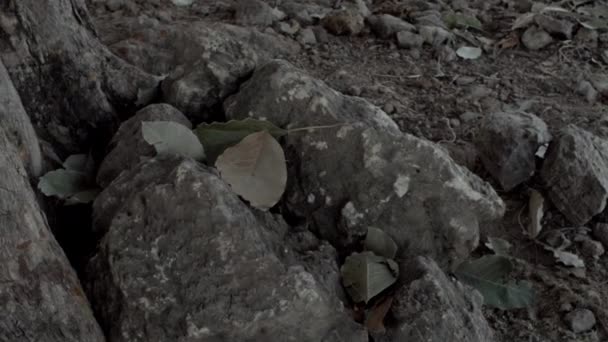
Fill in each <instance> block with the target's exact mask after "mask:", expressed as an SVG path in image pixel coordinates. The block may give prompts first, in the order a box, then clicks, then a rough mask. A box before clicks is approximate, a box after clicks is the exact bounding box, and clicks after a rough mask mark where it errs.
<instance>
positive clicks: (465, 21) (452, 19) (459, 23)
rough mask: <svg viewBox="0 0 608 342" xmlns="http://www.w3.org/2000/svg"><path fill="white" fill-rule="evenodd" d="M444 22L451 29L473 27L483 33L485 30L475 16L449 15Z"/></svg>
mask: <svg viewBox="0 0 608 342" xmlns="http://www.w3.org/2000/svg"><path fill="white" fill-rule="evenodd" d="M443 20H444V22H445V23H446V25H448V28H450V29H453V28H458V27H464V28H468V27H472V28H474V29H477V30H480V31H482V29H483V26H482V24H481V22H480V21H479V19H477V18H476V17H475V16H468V15H464V14H462V13H449V14H447V15H445V17H444V18H443Z"/></svg>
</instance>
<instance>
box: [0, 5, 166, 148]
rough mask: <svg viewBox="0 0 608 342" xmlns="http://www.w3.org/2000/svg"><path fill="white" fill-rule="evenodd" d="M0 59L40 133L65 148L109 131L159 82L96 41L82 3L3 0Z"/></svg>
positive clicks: (151, 95)
mask: <svg viewBox="0 0 608 342" xmlns="http://www.w3.org/2000/svg"><path fill="white" fill-rule="evenodd" d="M0 57H1V58H2V60H3V61H4V64H5V65H6V67H7V69H8V72H9V74H10V76H11V78H12V79H13V82H14V84H15V87H16V88H17V91H18V92H19V94H20V96H21V99H22V101H23V104H24V106H25V109H26V110H27V113H28V114H29V116H30V118H31V119H32V122H33V124H34V126H35V127H36V129H37V133H38V134H39V136H40V137H41V138H43V139H46V140H49V141H51V142H52V143H53V145H54V146H55V147H59V146H60V147H61V148H62V149H65V150H68V151H78V150H79V144H81V143H83V142H85V141H87V140H89V141H90V140H91V139H95V138H97V137H99V136H100V135H101V136H104V134H106V133H107V132H109V131H111V130H114V129H115V128H116V127H117V125H118V123H119V119H120V118H119V113H120V112H122V111H123V110H125V109H129V108H132V107H133V106H134V105H135V103H136V102H138V101H139V103H146V102H149V101H150V99H151V98H152V97H153V96H154V93H155V91H156V87H157V85H158V81H159V80H158V78H156V77H154V76H152V75H150V74H147V73H145V72H142V71H141V70H139V69H137V68H136V67H133V66H131V65H129V64H127V63H126V62H124V61H122V60H121V59H119V58H117V57H116V56H115V55H113V54H112V53H111V52H110V51H109V50H108V49H107V48H106V47H105V46H104V45H103V44H101V43H100V42H99V40H98V39H97V38H96V35H95V32H94V30H93V27H92V24H91V19H90V18H89V15H88V12H87V9H86V6H85V4H84V1H81V0H43V1H40V0H5V1H3V2H2V4H1V5H0Z"/></svg>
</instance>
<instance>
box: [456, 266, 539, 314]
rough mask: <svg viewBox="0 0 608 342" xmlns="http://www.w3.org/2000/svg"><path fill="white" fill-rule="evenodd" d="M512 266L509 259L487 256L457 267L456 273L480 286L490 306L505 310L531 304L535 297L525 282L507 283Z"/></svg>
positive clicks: (463, 279) (462, 279)
mask: <svg viewBox="0 0 608 342" xmlns="http://www.w3.org/2000/svg"><path fill="white" fill-rule="evenodd" d="M512 268H513V265H512V264H511V261H510V260H509V258H507V257H504V256H500V255H488V256H483V257H481V258H479V259H476V260H472V261H465V262H463V263H462V264H460V265H459V266H458V268H457V269H456V271H455V272H454V273H455V275H456V276H457V277H458V278H459V279H460V280H461V281H462V282H464V283H466V284H469V285H470V286H472V287H474V288H475V289H477V290H478V291H479V292H480V293H481V294H482V295H483V298H484V303H485V304H486V305H488V306H491V307H495V308H499V309H502V310H509V309H519V308H524V307H528V306H530V305H531V304H532V302H533V300H534V291H533V289H532V286H531V285H530V283H528V282H526V281H520V282H514V281H511V282H509V283H505V282H504V278H506V277H507V276H508V275H509V273H510V272H511V271H512Z"/></svg>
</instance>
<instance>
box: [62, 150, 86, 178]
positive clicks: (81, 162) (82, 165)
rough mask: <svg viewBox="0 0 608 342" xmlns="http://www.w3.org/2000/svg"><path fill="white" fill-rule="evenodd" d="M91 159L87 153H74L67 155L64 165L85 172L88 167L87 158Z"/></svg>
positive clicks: (67, 168) (68, 168)
mask: <svg viewBox="0 0 608 342" xmlns="http://www.w3.org/2000/svg"><path fill="white" fill-rule="evenodd" d="M88 159H89V157H88V155H86V154H72V155H71V156H69V157H67V158H66V160H65V161H64V162H63V167H64V168H65V169H66V170H72V171H78V172H82V173H85V170H86V169H87V160H88Z"/></svg>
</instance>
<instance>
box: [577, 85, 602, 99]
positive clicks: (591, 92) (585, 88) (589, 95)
mask: <svg viewBox="0 0 608 342" xmlns="http://www.w3.org/2000/svg"><path fill="white" fill-rule="evenodd" d="M576 92H577V93H578V94H579V95H581V96H584V97H585V99H586V100H587V102H589V103H594V102H595V101H596V100H597V96H598V93H597V90H595V88H594V87H593V85H592V84H591V82H589V81H586V80H582V81H580V82H579V83H578V86H577V87H576Z"/></svg>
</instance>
